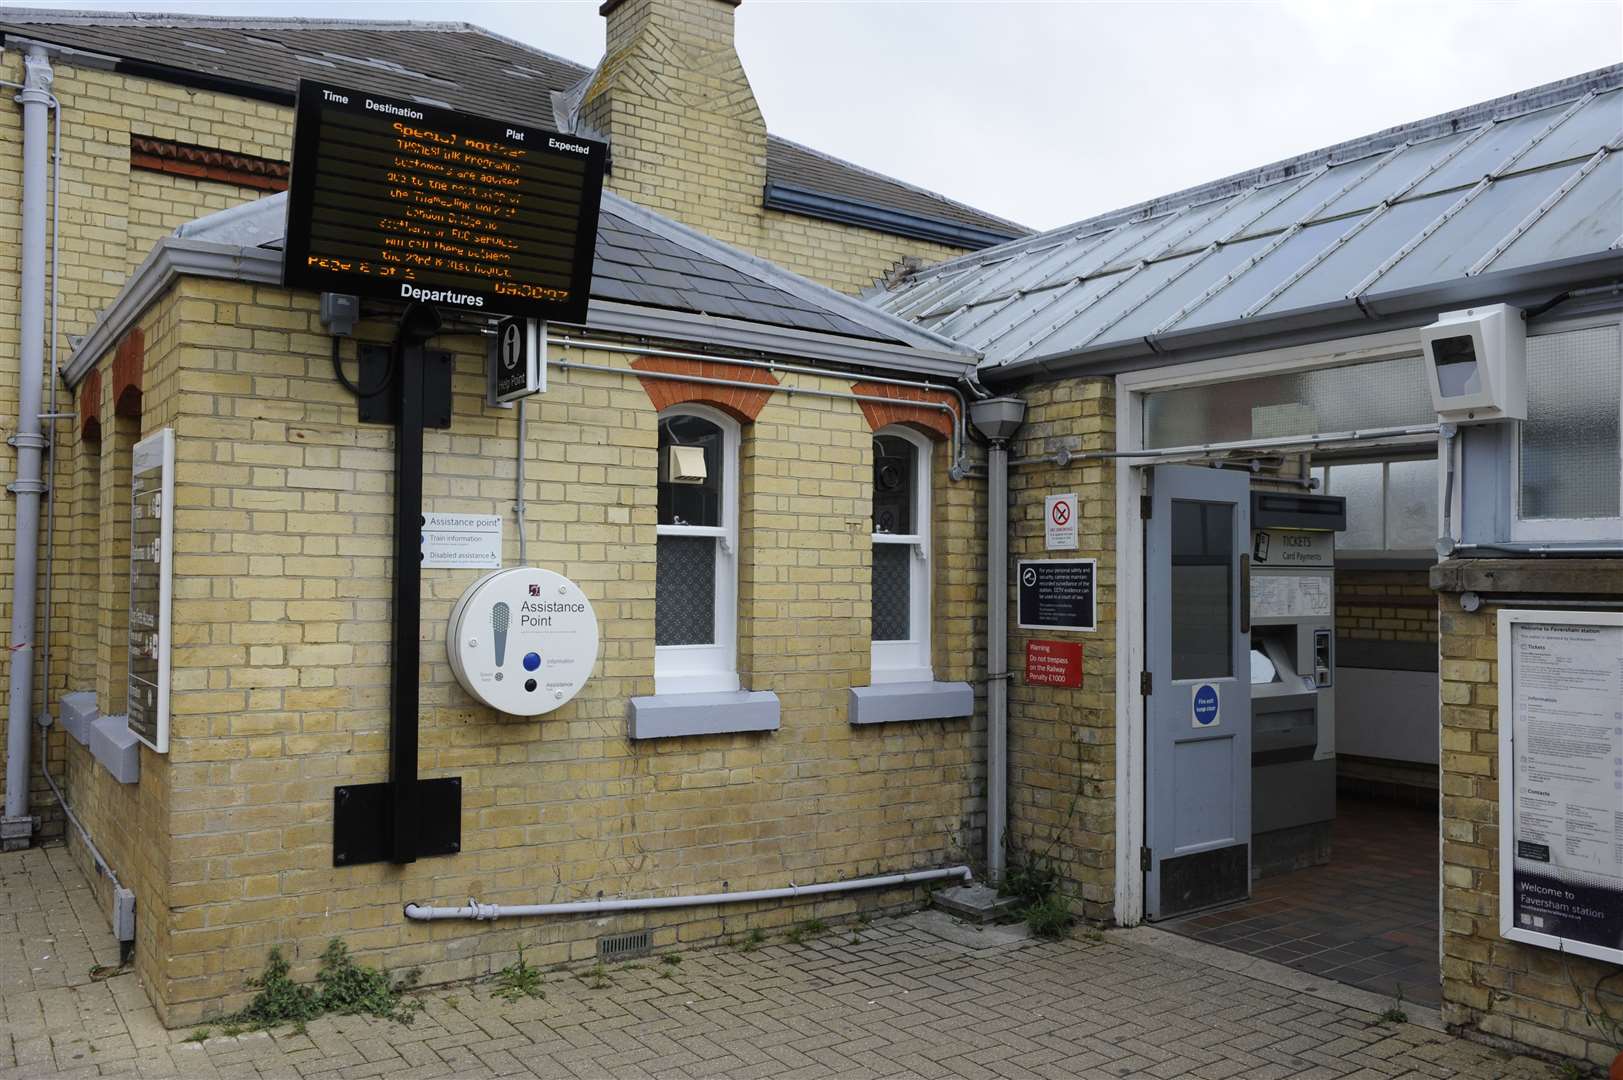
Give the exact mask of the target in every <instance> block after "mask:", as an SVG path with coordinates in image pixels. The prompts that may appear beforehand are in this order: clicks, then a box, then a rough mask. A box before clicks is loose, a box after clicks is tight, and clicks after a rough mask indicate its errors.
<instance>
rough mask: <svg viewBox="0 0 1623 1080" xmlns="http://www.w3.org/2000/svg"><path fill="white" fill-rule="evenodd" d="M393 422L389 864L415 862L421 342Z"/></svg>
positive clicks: (407, 352)
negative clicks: (392, 642) (392, 631)
mask: <svg viewBox="0 0 1623 1080" xmlns="http://www.w3.org/2000/svg"><path fill="white" fill-rule="evenodd" d="M395 348H396V350H397V354H396V357H395V363H396V364H397V365H398V367H397V368H396V370H395V379H394V383H395V418H394V484H395V489H394V604H393V606H392V609H391V610H392V612H393V616H394V646H393V649H392V650H391V652H392V655H393V660H392V663H391V678H392V679H393V685H392V686H391V687H390V691H389V714H390V725H389V783H390V784H391V785H392V786H393V789H394V790H393V792H392V794H393V796H394V798H393V799H392V800H391V802H392V805H391V808H390V811H389V826H390V827H389V861H390V862H394V863H409V862H415V861H416V860H417V707H418V686H417V668H418V662H419V660H420V659H421V656H422V646H421V643H420V641H419V637H420V635H419V633H418V617H419V612H420V611H421V610H422V601H423V567H422V528H423V369H424V368H425V367H426V366H427V365H426V362H425V361H426V359H427V358H426V357H425V356H424V352H425V350H424V349H423V342H422V339H421V338H407V337H406V334H405V329H404V326H402V333H401V338H400V340H399V341H397V342H396V345H395Z"/></svg>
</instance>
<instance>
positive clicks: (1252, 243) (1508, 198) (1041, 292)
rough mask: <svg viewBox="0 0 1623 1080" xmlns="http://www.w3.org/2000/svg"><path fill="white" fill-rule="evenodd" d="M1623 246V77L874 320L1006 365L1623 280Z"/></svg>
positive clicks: (1508, 107)
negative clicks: (1515, 283)
mask: <svg viewBox="0 0 1623 1080" xmlns="http://www.w3.org/2000/svg"><path fill="white" fill-rule="evenodd" d="M1620 237H1623V65H1620V66H1618V67H1613V68H1607V69H1605V70H1603V71H1599V72H1592V73H1590V74H1589V75H1586V76H1581V77H1578V78H1574V79H1571V80H1566V81H1563V82H1561V83H1555V84H1551V85H1549V86H1545V87H1537V88H1534V89H1533V90H1529V91H1525V92H1524V93H1522V94H1518V95H1513V96H1512V97H1510V98H1505V99H1500V100H1499V101H1496V102H1492V103H1487V104H1484V105H1480V106H1472V107H1470V108H1467V109H1462V110H1459V111H1458V112H1457V113H1455V114H1450V115H1449V116H1443V117H1433V118H1430V119H1428V120H1423V121H1419V122H1417V123H1415V124H1412V125H1408V126H1407V127H1403V128H1394V129H1392V130H1390V131H1387V132H1382V133H1381V134H1380V135H1377V136H1371V137H1369V138H1367V139H1362V140H1356V141H1354V142H1353V143H1347V144H1343V145H1341V146H1338V147H1330V148H1328V149H1326V150H1323V151H1319V152H1317V153H1316V154H1310V155H1304V156H1302V157H1301V158H1297V159H1293V160H1292V161H1290V162H1288V163H1281V164H1277V165H1271V166H1264V167H1263V168H1262V169H1259V170H1256V171H1255V172H1253V173H1251V174H1248V175H1245V176H1238V177H1229V178H1226V179H1224V180H1219V181H1214V182H1213V183H1212V184H1209V185H1206V186H1205V187H1204V188H1199V189H1193V190H1191V191H1188V192H1184V193H1181V195H1179V196H1170V197H1168V198H1165V199H1159V200H1153V201H1151V202H1149V203H1143V204H1140V205H1139V206H1138V207H1135V208H1132V209H1131V210H1124V211H1118V212H1116V213H1114V214H1107V215H1104V216H1102V217H1100V218H1095V219H1091V220H1089V221H1084V222H1079V223H1077V224H1075V225H1072V226H1068V227H1066V228H1064V229H1059V230H1055V231H1054V232H1052V233H1048V234H1044V235H1042V236H1038V237H1033V238H1029V239H1026V240H1023V241H1021V242H1019V243H1016V244H1009V245H1005V246H1003V247H999V248H992V249H989V250H988V251H986V252H983V253H980V254H978V255H976V256H973V257H966V258H963V259H955V260H952V261H950V262H948V263H945V264H943V265H942V266H941V267H939V268H931V269H926V270H924V271H922V272H920V273H918V274H916V275H914V276H913V278H911V279H910V280H908V281H907V282H905V283H903V284H902V285H900V286H899V287H897V288H895V289H894V290H892V291H891V292H888V293H883V294H880V295H879V296H876V297H871V298H870V302H871V303H876V304H878V305H880V306H882V307H884V308H886V309H888V310H892V311H897V312H902V313H906V314H907V315H908V317H910V318H913V319H915V320H919V321H921V322H923V323H924V324H925V325H929V326H930V327H931V328H932V329H934V330H935V331H936V332H938V333H941V334H944V335H947V336H949V337H953V338H955V339H956V340H959V341H961V342H962V343H963V344H966V345H969V346H971V347H973V348H976V349H980V350H981V351H983V352H984V353H985V354H986V359H985V360H984V361H983V364H982V366H983V367H995V366H999V365H1006V364H1011V363H1018V362H1023V361H1028V360H1029V361H1035V360H1042V361H1045V362H1047V361H1052V360H1059V359H1062V358H1064V357H1068V356H1075V355H1082V354H1086V353H1090V352H1093V351H1104V350H1110V355H1121V354H1122V350H1123V348H1124V347H1128V348H1131V347H1132V345H1133V343H1134V342H1135V341H1141V340H1142V341H1144V342H1145V345H1144V346H1143V349H1144V351H1146V352H1147V351H1149V350H1150V349H1152V348H1154V349H1156V350H1157V351H1163V350H1162V349H1161V347H1159V346H1156V345H1154V344H1153V342H1155V341H1156V340H1157V339H1162V338H1166V339H1171V340H1168V341H1167V347H1169V348H1177V347H1178V345H1179V340H1177V336H1178V335H1185V337H1184V338H1183V339H1182V340H1185V341H1187V340H1188V339H1192V338H1193V339H1200V340H1202V341H1207V342H1209V341H1211V340H1215V338H1214V335H1220V336H1221V337H1222V338H1223V339H1225V340H1226V339H1228V338H1230V337H1243V336H1245V334H1246V333H1247V331H1245V330H1243V329H1241V328H1242V327H1244V326H1245V325H1246V323H1247V322H1248V321H1249V320H1253V319H1254V320H1258V322H1259V323H1261V322H1263V321H1267V322H1269V323H1270V325H1273V324H1275V322H1276V321H1277V323H1283V324H1290V325H1301V324H1302V321H1303V320H1304V319H1321V321H1322V320H1324V319H1331V318H1334V319H1343V318H1346V317H1347V316H1346V315H1344V314H1341V315H1337V314H1334V313H1335V312H1337V311H1352V312H1354V313H1355V314H1356V312H1357V310H1358V308H1357V307H1355V305H1354V304H1353V303H1352V302H1351V301H1352V300H1354V299H1359V300H1360V301H1362V302H1363V303H1362V306H1363V308H1364V310H1365V311H1366V312H1369V311H1374V312H1375V313H1376V314H1379V313H1380V312H1381V311H1383V310H1384V309H1383V308H1382V307H1381V305H1382V304H1383V303H1388V302H1390V300H1391V298H1393V297H1395V296H1398V295H1399V294H1405V295H1407V294H1413V293H1415V292H1416V291H1419V290H1424V291H1425V292H1426V294H1427V295H1431V294H1436V295H1439V296H1441V295H1448V296H1451V297H1452V296H1459V295H1467V294H1469V292H1470V289H1469V288H1468V287H1467V283H1469V282H1470V281H1471V279H1473V278H1474V277H1476V276H1477V275H1480V274H1484V273H1497V272H1499V271H1502V270H1512V269H1520V268H1532V267H1542V266H1545V264H1550V265H1549V266H1548V267H1547V268H1546V269H1545V270H1543V271H1541V273H1542V274H1544V276H1542V277H1540V279H1539V280H1540V281H1541V282H1542V281H1544V280H1548V274H1549V273H1553V272H1555V270H1556V269H1557V268H1556V267H1555V265H1554V264H1561V265H1562V266H1567V265H1568V264H1573V263H1581V262H1583V261H1584V260H1586V259H1587V260H1589V263H1591V264H1593V265H1595V266H1604V265H1605V260H1607V259H1608V258H1613V261H1614V262H1616V263H1618V264H1619V270H1620V272H1623V256H1616V250H1615V249H1612V248H1611V245H1613V244H1614V243H1620ZM1214 245H1215V246H1214ZM1620 246H1623V243H1620ZM1609 249H1611V250H1609ZM1614 256H1616V257H1615V258H1614ZM1560 272H1561V273H1569V272H1572V271H1570V270H1561V271H1560ZM1583 272H1584V273H1590V274H1593V273H1594V271H1593V270H1588V271H1583ZM1524 277H1525V275H1524ZM1484 287H1486V286H1484ZM1540 287H1542V286H1540ZM1366 298H1367V299H1366ZM1251 333H1252V334H1253V335H1254V334H1255V333H1256V332H1254V331H1253V332H1251Z"/></svg>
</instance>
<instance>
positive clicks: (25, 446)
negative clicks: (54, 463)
mask: <svg viewBox="0 0 1623 1080" xmlns="http://www.w3.org/2000/svg"><path fill="white" fill-rule="evenodd" d="M6 445H7V446H10V447H12V448H14V449H18V450H43V449H45V448H46V447H47V446H49V445H50V443H49V442H48V441H46V438H45V436H44V435H41V434H40V433H39V432H37V431H19V432H18V433H17V434H15V435H12V436H11V437H9V438H8V439H6Z"/></svg>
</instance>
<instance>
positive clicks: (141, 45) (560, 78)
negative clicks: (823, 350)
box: [0, 8, 1030, 247]
mask: <svg viewBox="0 0 1623 1080" xmlns="http://www.w3.org/2000/svg"><path fill="white" fill-rule="evenodd" d="M10 38H24V39H28V40H36V41H45V42H49V43H51V44H55V45H62V46H67V47H69V48H73V49H78V50H82V51H84V52H88V53H94V54H98V55H100V56H102V57H106V58H109V59H110V60H111V61H112V66H113V67H114V69H115V70H119V71H124V72H127V73H129V74H135V75H144V76H147V77H150V78H155V79H159V80H164V81H169V82H178V83H182V84H185V85H198V86H208V87H212V88H217V89H220V90H224V91H228V92H231V93H234V94H238V95H240V96H244V97H251V98H258V99H263V100H270V101H276V102H279V103H284V104H291V103H292V100H293V93H294V90H295V89H296V88H297V86H298V82H299V80H300V79H301V78H310V79H327V80H330V81H332V82H335V83H339V84H346V85H352V86H361V87H366V88H371V89H375V90H377V91H378V92H381V93H392V94H396V95H399V96H402V97H406V98H411V99H415V100H419V101H422V102H424V103H426V104H433V105H439V106H442V107H451V108H457V109H464V110H467V111H469V112H476V113H480V114H482V115H486V116H492V117H495V118H497V119H503V120H514V121H517V122H521V123H526V124H531V125H533V126H537V127H543V128H555V127H556V126H557V120H556V115H557V114H556V111H555V107H554V106H555V102H554V98H553V95H554V93H555V92H556V93H558V94H559V95H562V94H564V93H566V92H567V91H568V90H570V89H571V88H572V87H574V86H576V85H577V84H578V83H580V82H581V81H582V80H583V79H585V78H586V77H587V76H588V75H590V74H591V69H590V68H587V67H583V66H581V65H580V64H577V63H575V62H573V61H571V60H566V59H564V58H563V57H561V56H554V55H552V54H551V53H547V52H543V51H541V50H539V49H536V48H533V47H531V46H529V45H524V44H522V43H520V42H517V41H512V40H510V39H508V38H505V37H502V36H501V35H498V34H494V33H491V32H490V31H488V30H485V29H482V28H480V27H477V26H473V25H471V24H468V23H457V22H406V21H399V22H373V21H360V20H336V19H335V20H312V19H278V18H261V17H237V16H197V15H172V14H148V13H140V12H135V13H108V12H78V11H48V10H31V9H15V8H14V9H4V10H0V43H4V42H5V41H6V40H7V39H10ZM767 171H768V180H769V182H776V183H777V184H779V185H787V186H789V187H791V188H796V189H804V190H807V191H812V192H817V193H820V194H823V195H827V196H831V197H832V198H834V199H836V200H849V201H852V202H856V203H861V204H867V205H871V206H874V207H878V208H880V209H882V210H889V211H894V212H898V213H901V214H905V215H912V216H914V217H917V218H921V219H925V220H927V221H939V222H943V223H946V224H947V225H949V226H958V227H960V228H958V229H956V230H949V231H951V232H956V233H957V234H958V235H960V236H962V237H965V238H966V240H965V242H964V244H963V246H966V247H969V246H984V245H985V244H987V243H993V242H997V241H1000V240H1003V239H1007V238H1010V237H1014V236H1022V235H1025V234H1027V233H1028V232H1029V231H1030V230H1028V229H1026V228H1025V227H1024V226H1020V225H1016V224H1014V223H1012V222H1009V221H1005V220H1003V219H1002V218H999V217H995V216H993V215H991V214H987V213H985V212H983V211H980V210H977V209H975V208H974V207H972V206H966V205H964V204H963V203H960V202H956V201H954V200H952V199H948V198H946V197H945V196H943V195H938V194H936V193H934V192H931V191H926V190H925V189H923V188H919V187H915V186H913V185H911V184H906V183H903V182H902V181H900V180H896V179H893V178H891V177H887V176H882V175H880V174H879V173H875V172H870V171H869V170H866V169H862V168H859V167H858V166H855V165H852V164H850V163H849V162H843V161H840V160H839V159H838V158H834V157H830V156H828V155H826V154H822V153H820V152H818V151H816V150H812V149H810V148H808V147H805V146H801V145H800V144H798V143H793V142H790V141H788V140H786V139H780V138H777V137H776V136H770V135H769V136H768V138H767ZM785 208H787V207H785ZM794 212H801V213H807V214H808V215H809V216H821V215H819V214H817V213H815V212H814V211H813V210H809V209H807V208H805V207H802V208H800V209H799V210H796V211H794ZM837 220H845V219H844V218H839V219H837ZM865 223H866V224H869V225H870V227H875V228H884V225H883V224H882V223H877V222H865ZM903 235H911V234H910V233H906V232H904V233H903ZM971 241H973V244H972V242H971Z"/></svg>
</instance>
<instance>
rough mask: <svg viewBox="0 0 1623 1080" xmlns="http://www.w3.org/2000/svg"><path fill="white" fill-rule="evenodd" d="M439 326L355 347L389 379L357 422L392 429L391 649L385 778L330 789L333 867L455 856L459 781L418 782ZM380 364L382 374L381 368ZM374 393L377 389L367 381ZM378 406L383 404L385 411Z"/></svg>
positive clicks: (442, 369)
mask: <svg viewBox="0 0 1623 1080" xmlns="http://www.w3.org/2000/svg"><path fill="white" fill-rule="evenodd" d="M438 328H439V320H438V317H437V315H435V313H434V311H433V309H432V308H423V307H420V306H414V307H412V308H408V309H407V312H406V314H405V316H404V317H402V319H401V322H400V331H399V334H398V336H397V337H396V339H395V342H394V344H393V345H392V346H388V347H387V348H386V349H385V348H382V347H376V346H363V347H362V349H361V360H362V369H363V371H365V370H366V369H367V368H369V367H370V368H371V369H373V371H374V372H377V371H379V370H381V371H384V372H387V374H386V375H385V376H383V377H385V378H387V380H388V385H387V386H384V387H380V388H379V391H378V393H377V394H375V395H372V396H371V397H369V398H363V399H362V402H361V419H362V420H363V422H371V423H378V422H383V423H390V422H392V423H393V425H394V431H395V455H394V468H395V499H394V595H393V604H392V610H391V614H392V619H393V623H394V627H393V641H392V642H391V646H390V688H389V779H388V782H386V783H382V784H349V785H344V786H340V787H337V788H335V789H334V791H333V865H334V866H355V865H359V864H362V863H369V862H381V861H383V860H385V859H386V860H388V861H389V862H392V863H410V862H415V861H416V860H417V858H418V856H422V855H449V854H454V853H455V852H457V851H460V850H461V849H462V843H461V840H462V830H461V817H462V814H461V808H462V787H461V780H460V779H459V778H457V777H442V778H436V779H432V780H419V779H418V778H417V752H418V738H417V725H418V710H419V706H420V704H421V700H420V695H419V682H418V680H419V674H418V669H419V666H420V663H421V660H422V645H421V640H422V639H421V630H420V623H421V612H422V593H423V568H422V528H423V429H424V427H425V426H433V427H449V426H450V416H449V412H450V401H451V372H452V367H453V364H452V357H451V354H450V353H447V352H441V351H438V350H429V349H427V348H425V347H424V345H425V342H426V341H427V340H428V338H429V337H430V336H432V335H433V333H434V332H435V331H436V330H438ZM385 364H387V366H385ZM363 381H371V383H372V385H374V386H376V385H378V381H376V380H373V379H372V377H371V376H368V377H367V380H363ZM385 402H386V403H387V404H385Z"/></svg>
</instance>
